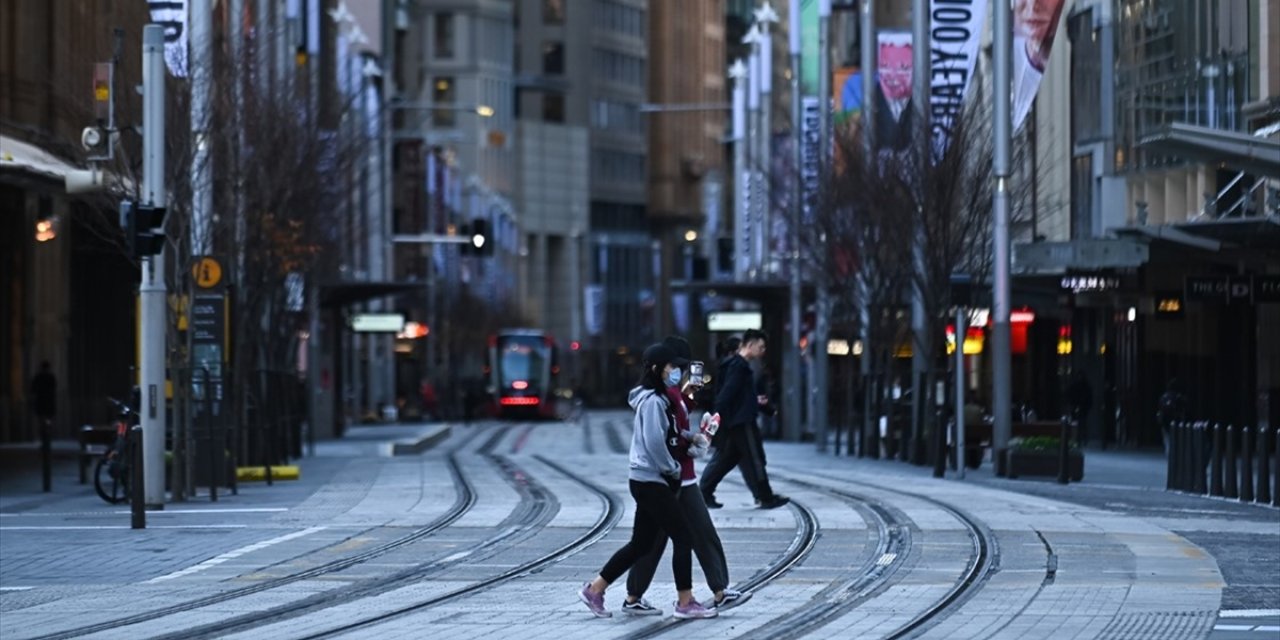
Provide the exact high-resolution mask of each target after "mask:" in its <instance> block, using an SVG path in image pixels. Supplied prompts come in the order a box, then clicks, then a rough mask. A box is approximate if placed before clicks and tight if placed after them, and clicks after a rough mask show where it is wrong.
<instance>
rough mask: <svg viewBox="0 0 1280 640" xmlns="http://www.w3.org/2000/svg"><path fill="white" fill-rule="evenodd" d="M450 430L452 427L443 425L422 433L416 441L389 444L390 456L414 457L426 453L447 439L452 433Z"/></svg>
mask: <svg viewBox="0 0 1280 640" xmlns="http://www.w3.org/2000/svg"><path fill="white" fill-rule="evenodd" d="M452 429H453V427H451V426H449V425H447V424H443V425H440V426H438V427H436V428H435V429H433V430H431V431H428V432H426V433H424V434H423V435H422V436H420V437H418V439H416V440H400V441H397V442H392V443H390V444H391V455H392V456H416V455H418V454H420V453H422V452H423V451H426V450H427V449H430V448H431V447H434V446H436V445H437V444H439V443H440V442H442V441H444V440H445V439H446V438H448V437H449V433H450V432H451V431H452Z"/></svg>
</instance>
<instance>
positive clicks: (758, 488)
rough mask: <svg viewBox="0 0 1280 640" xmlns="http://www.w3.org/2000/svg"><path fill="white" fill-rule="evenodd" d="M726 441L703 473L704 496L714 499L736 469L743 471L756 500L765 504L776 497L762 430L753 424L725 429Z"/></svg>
mask: <svg viewBox="0 0 1280 640" xmlns="http://www.w3.org/2000/svg"><path fill="white" fill-rule="evenodd" d="M721 432H722V433H717V434H716V435H717V436H720V435H723V436H724V439H723V440H722V441H721V443H720V444H718V445H717V446H716V451H715V453H714V454H712V456H711V461H710V462H708V463H707V468H706V469H704V470H703V471H702V482H701V487H702V495H703V496H704V497H708V498H709V497H712V496H714V495H715V492H716V487H718V486H720V481H721V480H724V477H725V476H726V475H728V473H729V471H731V470H732V469H733V468H734V467H738V468H739V469H741V470H742V479H743V481H744V482H746V483H747V488H748V489H750V490H751V494H752V495H754V496H755V498H756V500H759V501H761V502H764V501H766V500H769V499H771V498H773V489H772V488H771V487H770V486H769V475H768V474H767V473H766V472H765V470H764V464H765V463H764V446H763V445H762V444H761V442H760V430H759V429H758V428H757V427H756V426H755V425H754V424H737V425H732V426H729V427H722V428H721Z"/></svg>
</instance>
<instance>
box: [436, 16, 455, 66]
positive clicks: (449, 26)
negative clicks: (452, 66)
mask: <svg viewBox="0 0 1280 640" xmlns="http://www.w3.org/2000/svg"><path fill="white" fill-rule="evenodd" d="M453 34H454V24H453V14H452V13H437V14H436V31H435V56H436V57H437V58H452V57H453V47H454V38H453Z"/></svg>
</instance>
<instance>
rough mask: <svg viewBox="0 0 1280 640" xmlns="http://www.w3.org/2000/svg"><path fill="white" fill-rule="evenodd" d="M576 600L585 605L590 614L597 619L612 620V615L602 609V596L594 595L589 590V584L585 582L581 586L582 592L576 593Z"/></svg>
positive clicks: (599, 594)
mask: <svg viewBox="0 0 1280 640" xmlns="http://www.w3.org/2000/svg"><path fill="white" fill-rule="evenodd" d="M578 599H579V600H582V603H583V604H585V605H587V608H588V609H590V610H591V613H592V614H594V615H595V617H597V618H612V617H613V613H612V612H610V611H609V610H608V609H605V608H604V594H603V593H595V592H593V591H592V590H591V583H590V582H587V583H585V584H583V585H582V591H579V592H578Z"/></svg>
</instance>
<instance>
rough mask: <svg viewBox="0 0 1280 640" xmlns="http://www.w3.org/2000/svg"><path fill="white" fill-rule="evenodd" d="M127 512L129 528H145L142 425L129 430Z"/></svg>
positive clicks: (145, 507) (145, 498) (145, 508)
mask: <svg viewBox="0 0 1280 640" xmlns="http://www.w3.org/2000/svg"><path fill="white" fill-rule="evenodd" d="M129 440H130V441H131V444H130V446H129V447H128V449H129V476H130V477H129V493H130V494H131V495H130V496H129V512H130V526H132V527H133V528H134V529H146V528H147V497H146V496H147V494H146V490H145V488H144V487H143V486H142V484H143V482H145V481H144V480H143V475H142V459H143V458H142V425H134V426H132V427H130V428H129Z"/></svg>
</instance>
